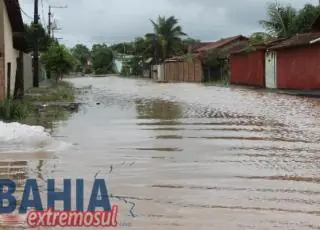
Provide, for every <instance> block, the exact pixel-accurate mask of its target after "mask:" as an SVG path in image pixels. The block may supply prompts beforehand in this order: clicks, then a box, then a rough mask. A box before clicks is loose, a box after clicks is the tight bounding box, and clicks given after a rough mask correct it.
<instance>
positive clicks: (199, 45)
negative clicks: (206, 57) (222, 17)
mask: <svg viewBox="0 0 320 230" xmlns="http://www.w3.org/2000/svg"><path fill="white" fill-rule="evenodd" d="M213 43H215V42H199V43H195V44H192V45H191V50H192V51H197V50H198V49H200V48H202V47H204V46H207V45H212V44H213Z"/></svg>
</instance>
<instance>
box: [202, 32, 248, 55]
mask: <svg viewBox="0 0 320 230" xmlns="http://www.w3.org/2000/svg"><path fill="white" fill-rule="evenodd" d="M238 39H244V40H249V39H248V38H247V37H245V36H242V35H238V36H234V37H228V38H222V39H220V40H218V41H215V42H212V43H210V44H208V45H206V46H203V47H201V48H199V49H197V52H203V51H208V50H214V49H216V48H221V47H223V46H225V45H227V44H229V43H231V42H233V41H235V40H238Z"/></svg>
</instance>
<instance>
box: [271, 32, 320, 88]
mask: <svg viewBox="0 0 320 230" xmlns="http://www.w3.org/2000/svg"><path fill="white" fill-rule="evenodd" d="M267 51H268V52H269V53H273V55H274V59H275V65H273V68H274V74H273V73H272V74H270V75H269V76H267V75H266V82H267V80H268V79H267V78H270V79H271V80H270V81H274V82H275V87H274V88H279V89H300V90H313V89H320V65H319V63H320V32H313V33H304V34H297V35H296V36H293V37H291V38H289V39H286V40H284V41H282V42H280V43H278V44H277V45H274V46H271V47H270V48H269V49H268V50H267ZM266 61H267V60H266ZM266 64H267V62H266ZM266 67H267V66H266ZM270 71H272V68H270ZM266 74H267V71H266Z"/></svg>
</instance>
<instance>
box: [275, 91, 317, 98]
mask: <svg viewBox="0 0 320 230" xmlns="http://www.w3.org/2000/svg"><path fill="white" fill-rule="evenodd" d="M274 91H275V92H276V93H280V94H288V95H294V96H303V97H316V98H320V90H281V89H276V90H274Z"/></svg>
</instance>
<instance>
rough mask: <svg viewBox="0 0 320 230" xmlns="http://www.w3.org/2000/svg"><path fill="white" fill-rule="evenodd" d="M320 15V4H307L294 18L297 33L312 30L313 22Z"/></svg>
mask: <svg viewBox="0 0 320 230" xmlns="http://www.w3.org/2000/svg"><path fill="white" fill-rule="evenodd" d="M319 15H320V6H318V5H317V6H314V5H311V4H306V5H305V6H304V7H303V8H302V9H300V10H299V11H298V14H297V16H296V17H295V19H294V30H295V32H296V33H306V32H310V31H311V27H312V24H313V22H314V21H315V20H316V19H317V17H318V16H319Z"/></svg>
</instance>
